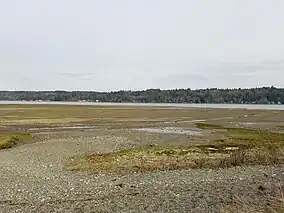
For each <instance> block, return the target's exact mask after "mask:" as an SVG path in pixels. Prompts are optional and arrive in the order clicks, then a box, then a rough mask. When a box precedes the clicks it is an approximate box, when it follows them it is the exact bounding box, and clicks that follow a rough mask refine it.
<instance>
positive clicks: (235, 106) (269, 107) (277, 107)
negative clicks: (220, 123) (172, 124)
mask: <svg viewBox="0 0 284 213" xmlns="http://www.w3.org/2000/svg"><path fill="white" fill-rule="evenodd" d="M1 104H2V105H3V104H41V105H43V104H53V105H54V104H59V105H87V106H160V107H174V108H227V109H265V110H284V105H272V104H268V105H261V104H176V103H168V104H167V103H100V102H99V103H96V102H51V101H50V102H45V101H0V105H1ZM2 109H3V108H2ZM10 109H11V108H10Z"/></svg>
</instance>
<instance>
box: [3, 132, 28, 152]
mask: <svg viewBox="0 0 284 213" xmlns="http://www.w3.org/2000/svg"><path fill="white" fill-rule="evenodd" d="M31 139H32V136H31V135H30V134H27V133H23V134H15V135H8V134H5V135H0V149H9V148H12V147H14V146H17V145H19V144H21V143H24V142H26V141H28V140H31Z"/></svg>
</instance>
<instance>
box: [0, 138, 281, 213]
mask: <svg viewBox="0 0 284 213" xmlns="http://www.w3.org/2000/svg"><path fill="white" fill-rule="evenodd" d="M81 134H83V133H81ZM127 144H131V145H133V142H132V141H128V139H127V138H123V137H116V136H90V135H88V136H87V137H86V136H83V135H82V136H77V137H74V136H72V137H64V138H50V139H48V138H46V139H44V140H43V141H41V142H39V143H34V144H27V145H24V146H19V147H16V148H13V149H9V150H1V151H0V174H1V175H0V188H1V191H0V209H1V212H78V213H79V212H163V213H164V212H200V213H203V212H204V213H205V212H219V210H218V209H219V207H220V204H221V203H226V202H228V201H229V200H230V199H231V197H232V195H240V196H250V193H252V192H251V191H249V190H247V189H248V188H250V187H254V186H255V187H257V184H255V183H259V182H261V181H262V180H264V175H263V173H264V172H265V173H268V174H275V175H276V176H277V177H280V176H281V177H282V176H283V174H284V168H283V167H278V168H277V167H273V168H272V167H264V166H258V167H244V168H240V167H237V168H231V169H219V170H182V171H159V172H154V173H148V174H133V175H128V176H123V177H118V176H114V175H103V174H101V175H88V174H83V173H72V172H65V171H63V170H62V167H63V162H64V160H66V158H68V157H71V156H74V155H77V154H84V153H90V152H93V151H98V152H107V151H110V150H114V149H119V148H122V147H124V146H126V145H127Z"/></svg>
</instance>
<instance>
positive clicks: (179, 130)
mask: <svg viewBox="0 0 284 213" xmlns="http://www.w3.org/2000/svg"><path fill="white" fill-rule="evenodd" d="M133 130H135V131H141V132H150V133H162V134H181V135H193V136H201V135H203V133H202V132H201V131H198V130H188V129H183V128H177V127H163V128H138V129H133Z"/></svg>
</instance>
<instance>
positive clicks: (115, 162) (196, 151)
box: [65, 146, 284, 175]
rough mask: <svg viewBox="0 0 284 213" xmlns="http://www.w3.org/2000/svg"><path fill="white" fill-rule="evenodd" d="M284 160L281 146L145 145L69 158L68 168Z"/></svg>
mask: <svg viewBox="0 0 284 213" xmlns="http://www.w3.org/2000/svg"><path fill="white" fill-rule="evenodd" d="M283 162H284V154H283V151H282V150H281V149H276V148H275V149H268V148H267V147H262V148H254V149H248V150H245V149H244V150H233V151H232V150H223V151H222V152H218V151H213V152H212V151H209V150H207V151H206V150H205V149H204V147H203V149H201V148H198V147H188V148H184V147H160V146H147V147H139V148H132V149H125V150H120V151H117V152H112V153H104V154H94V155H90V156H83V157H78V158H72V159H71V163H69V164H68V165H66V167H65V168H66V169H67V170H70V171H87V172H90V173H115V174H122V175H124V174H128V173H136V172H151V171H157V170H180V169H189V168H191V169H200V168H225V167H233V166H242V165H272V164H273V165H274V164H282V163H283Z"/></svg>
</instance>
